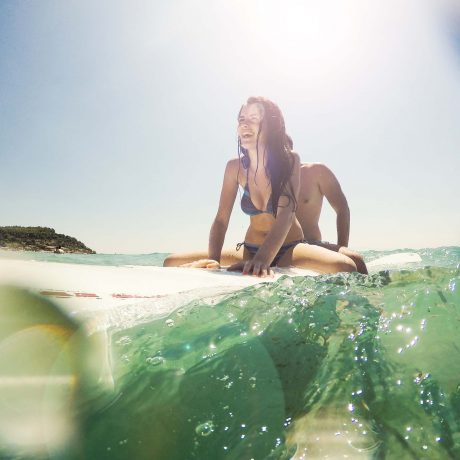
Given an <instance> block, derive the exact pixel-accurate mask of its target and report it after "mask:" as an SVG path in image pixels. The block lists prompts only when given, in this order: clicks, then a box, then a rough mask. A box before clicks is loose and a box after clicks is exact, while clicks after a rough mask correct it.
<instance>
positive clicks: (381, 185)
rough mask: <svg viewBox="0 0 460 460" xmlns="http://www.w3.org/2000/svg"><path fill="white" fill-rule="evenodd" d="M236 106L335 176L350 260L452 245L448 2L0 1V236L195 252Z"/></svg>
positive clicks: (455, 99)
mask: <svg viewBox="0 0 460 460" xmlns="http://www.w3.org/2000/svg"><path fill="white" fill-rule="evenodd" d="M251 95H261V96H265V97H268V98H270V99H271V100H273V101H274V102H276V103H277V104H278V105H279V106H280V108H281V110H282V111H283V114H284V117H285V121H286V127H287V131H288V132H289V134H290V135H291V137H292V138H293V140H294V147H295V150H296V151H297V152H298V153H299V155H300V157H301V159H302V161H304V162H321V163H324V164H326V165H327V166H328V167H329V168H330V169H331V170H332V171H333V172H334V173H335V175H336V177H337V178H338V179H339V181H340V183H341V185H342V189H343V190H344V192H345V194H346V196H347V199H348V203H349V206H350V210H351V236H350V244H349V245H350V247H352V248H356V249H393V248H422V247H438V246H450V245H455V246H460V212H459V197H460V193H459V192H460V186H459V183H460V181H459V173H460V155H459V153H460V4H459V2H458V1H457V0H451V1H449V0H373V1H372V2H369V1H368V0H323V1H322V2H318V1H313V0H283V1H281V0H280V1H274V0H252V1H248V0H246V1H242V0H196V1H192V0H155V1H151V0H134V1H133V0H98V1H97V2H94V1H93V0H66V1H60V0H41V1H40V2H38V1H35V2H29V1H19V0H2V1H1V2H0V196H1V200H0V225H24V226H38V225H39V226H46V227H52V228H54V229H55V230H56V231H57V232H58V233H65V234H67V235H71V236H74V237H76V238H77V239H79V240H81V241H83V242H84V243H85V244H86V245H87V246H89V247H91V248H92V249H94V250H96V251H97V252H105V253H133V254H134V253H151V252H175V251H189V250H206V249H207V241H208V235H209V228H210V225H211V223H212V221H213V218H214V216H215V213H216V211H217V205H218V201H219V195H220V187H221V184H222V179H223V173H224V168H225V165H226V163H227V161H228V160H229V159H231V158H234V157H235V156H236V154H237V135H236V117H237V113H238V110H239V108H240V106H241V104H242V103H243V102H244V101H245V100H246V99H247V97H249V96H251ZM247 226H248V217H247V216H246V215H244V214H243V213H242V212H241V210H240V209H239V205H238V203H236V204H235V206H234V210H233V213H232V218H231V223H230V227H229V229H228V232H227V237H226V240H225V247H234V245H235V243H236V242H239V241H242V240H243V239H244V233H245V231H246V228H247ZM320 226H321V229H322V232H323V238H324V239H326V240H329V241H332V242H334V241H335V239H336V231H335V215H334V212H333V211H332V210H331V208H330V206H329V205H328V203H327V202H325V204H324V207H323V213H322V216H321V220H320Z"/></svg>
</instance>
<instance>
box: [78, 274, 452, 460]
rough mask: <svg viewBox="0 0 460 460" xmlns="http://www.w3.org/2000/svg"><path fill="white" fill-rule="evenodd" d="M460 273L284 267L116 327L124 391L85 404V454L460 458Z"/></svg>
mask: <svg viewBox="0 0 460 460" xmlns="http://www.w3.org/2000/svg"><path fill="white" fill-rule="evenodd" d="M458 284H459V271H458V269H457V268H440V267H438V268H420V269H416V270H411V271H404V270H402V271H396V272H393V273H391V274H388V273H385V272H381V273H379V274H374V275H372V276H369V277H365V276H362V275H358V274H352V275H335V276H321V277H317V278H303V277H298V278H283V279H280V280H279V281H278V282H276V283H273V284H271V285H268V284H267V285H261V286H256V287H251V288H247V289H244V290H242V291H239V292H238V293H236V294H233V295H231V296H230V297H227V298H224V299H220V300H218V301H214V302H213V301H212V300H204V301H197V302H194V303H192V304H189V305H187V306H186V307H183V308H181V309H180V310H178V311H175V312H174V313H172V314H171V315H170V316H169V317H168V318H162V319H161V320H157V321H155V322H151V323H148V324H141V325H138V326H136V327H134V328H130V329H125V330H113V331H112V336H111V341H112V347H113V350H112V352H113V362H114V364H115V366H114V377H115V382H116V387H117V388H116V389H117V397H116V399H114V401H112V403H111V405H109V406H104V407H102V408H101V409H100V410H93V411H87V413H86V414H85V416H84V423H83V426H84V430H83V432H84V435H83V436H82V439H84V441H83V444H84V453H85V454H84V456H85V457H86V458H98V459H99V458H101V459H102V458H107V459H108V458H120V459H125V458H139V459H142V458H145V459H147V458H154V459H157V458H158V459H163V458H164V459H193V458H196V459H219V458H229V459H250V458H254V459H266V458H273V459H284V458H286V459H287V458H344V455H348V458H384V459H405V458H407V459H421V458H426V459H438V458H439V459H443V458H446V459H448V458H460V433H459V429H460V359H459V356H460V355H459V351H460V310H459V306H460V292H459V288H458ZM96 406H97V404H96V405H95V406H94V407H96Z"/></svg>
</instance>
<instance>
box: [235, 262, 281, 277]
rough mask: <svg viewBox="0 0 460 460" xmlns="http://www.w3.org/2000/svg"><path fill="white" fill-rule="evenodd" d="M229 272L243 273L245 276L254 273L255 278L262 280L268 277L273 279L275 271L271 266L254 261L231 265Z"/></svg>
mask: <svg viewBox="0 0 460 460" xmlns="http://www.w3.org/2000/svg"><path fill="white" fill-rule="evenodd" d="M227 270H229V271H231V272H238V271H241V272H243V275H249V274H250V273H252V275H253V276H259V277H260V278H266V277H267V276H270V277H273V270H272V269H271V268H270V265H269V264H264V263H262V262H258V261H257V260H254V259H252V260H246V261H243V262H237V263H236V264H233V265H230V267H228V268H227Z"/></svg>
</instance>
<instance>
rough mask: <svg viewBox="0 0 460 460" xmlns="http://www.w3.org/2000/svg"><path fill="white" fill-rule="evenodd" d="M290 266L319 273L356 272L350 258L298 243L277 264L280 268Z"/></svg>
mask: <svg viewBox="0 0 460 460" xmlns="http://www.w3.org/2000/svg"><path fill="white" fill-rule="evenodd" d="M290 265H293V266H295V267H299V268H307V269H310V270H315V271H317V272H320V273H338V272H355V271H357V269H356V264H355V262H353V260H352V259H351V258H350V257H348V256H346V255H344V254H341V253H340V252H335V251H331V250H329V249H326V248H323V247H320V246H313V245H311V244H306V243H299V244H298V245H297V246H295V247H294V248H293V249H292V250H289V251H287V252H286V254H284V256H283V257H282V258H281V259H280V261H279V263H278V266H280V267H286V266H290Z"/></svg>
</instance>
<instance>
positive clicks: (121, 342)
mask: <svg viewBox="0 0 460 460" xmlns="http://www.w3.org/2000/svg"><path fill="white" fill-rule="evenodd" d="M131 342H132V340H131V337H129V336H127V335H124V336H123V337H120V338H119V339H118V340H117V341H116V343H117V345H129V344H130V343H131Z"/></svg>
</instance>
